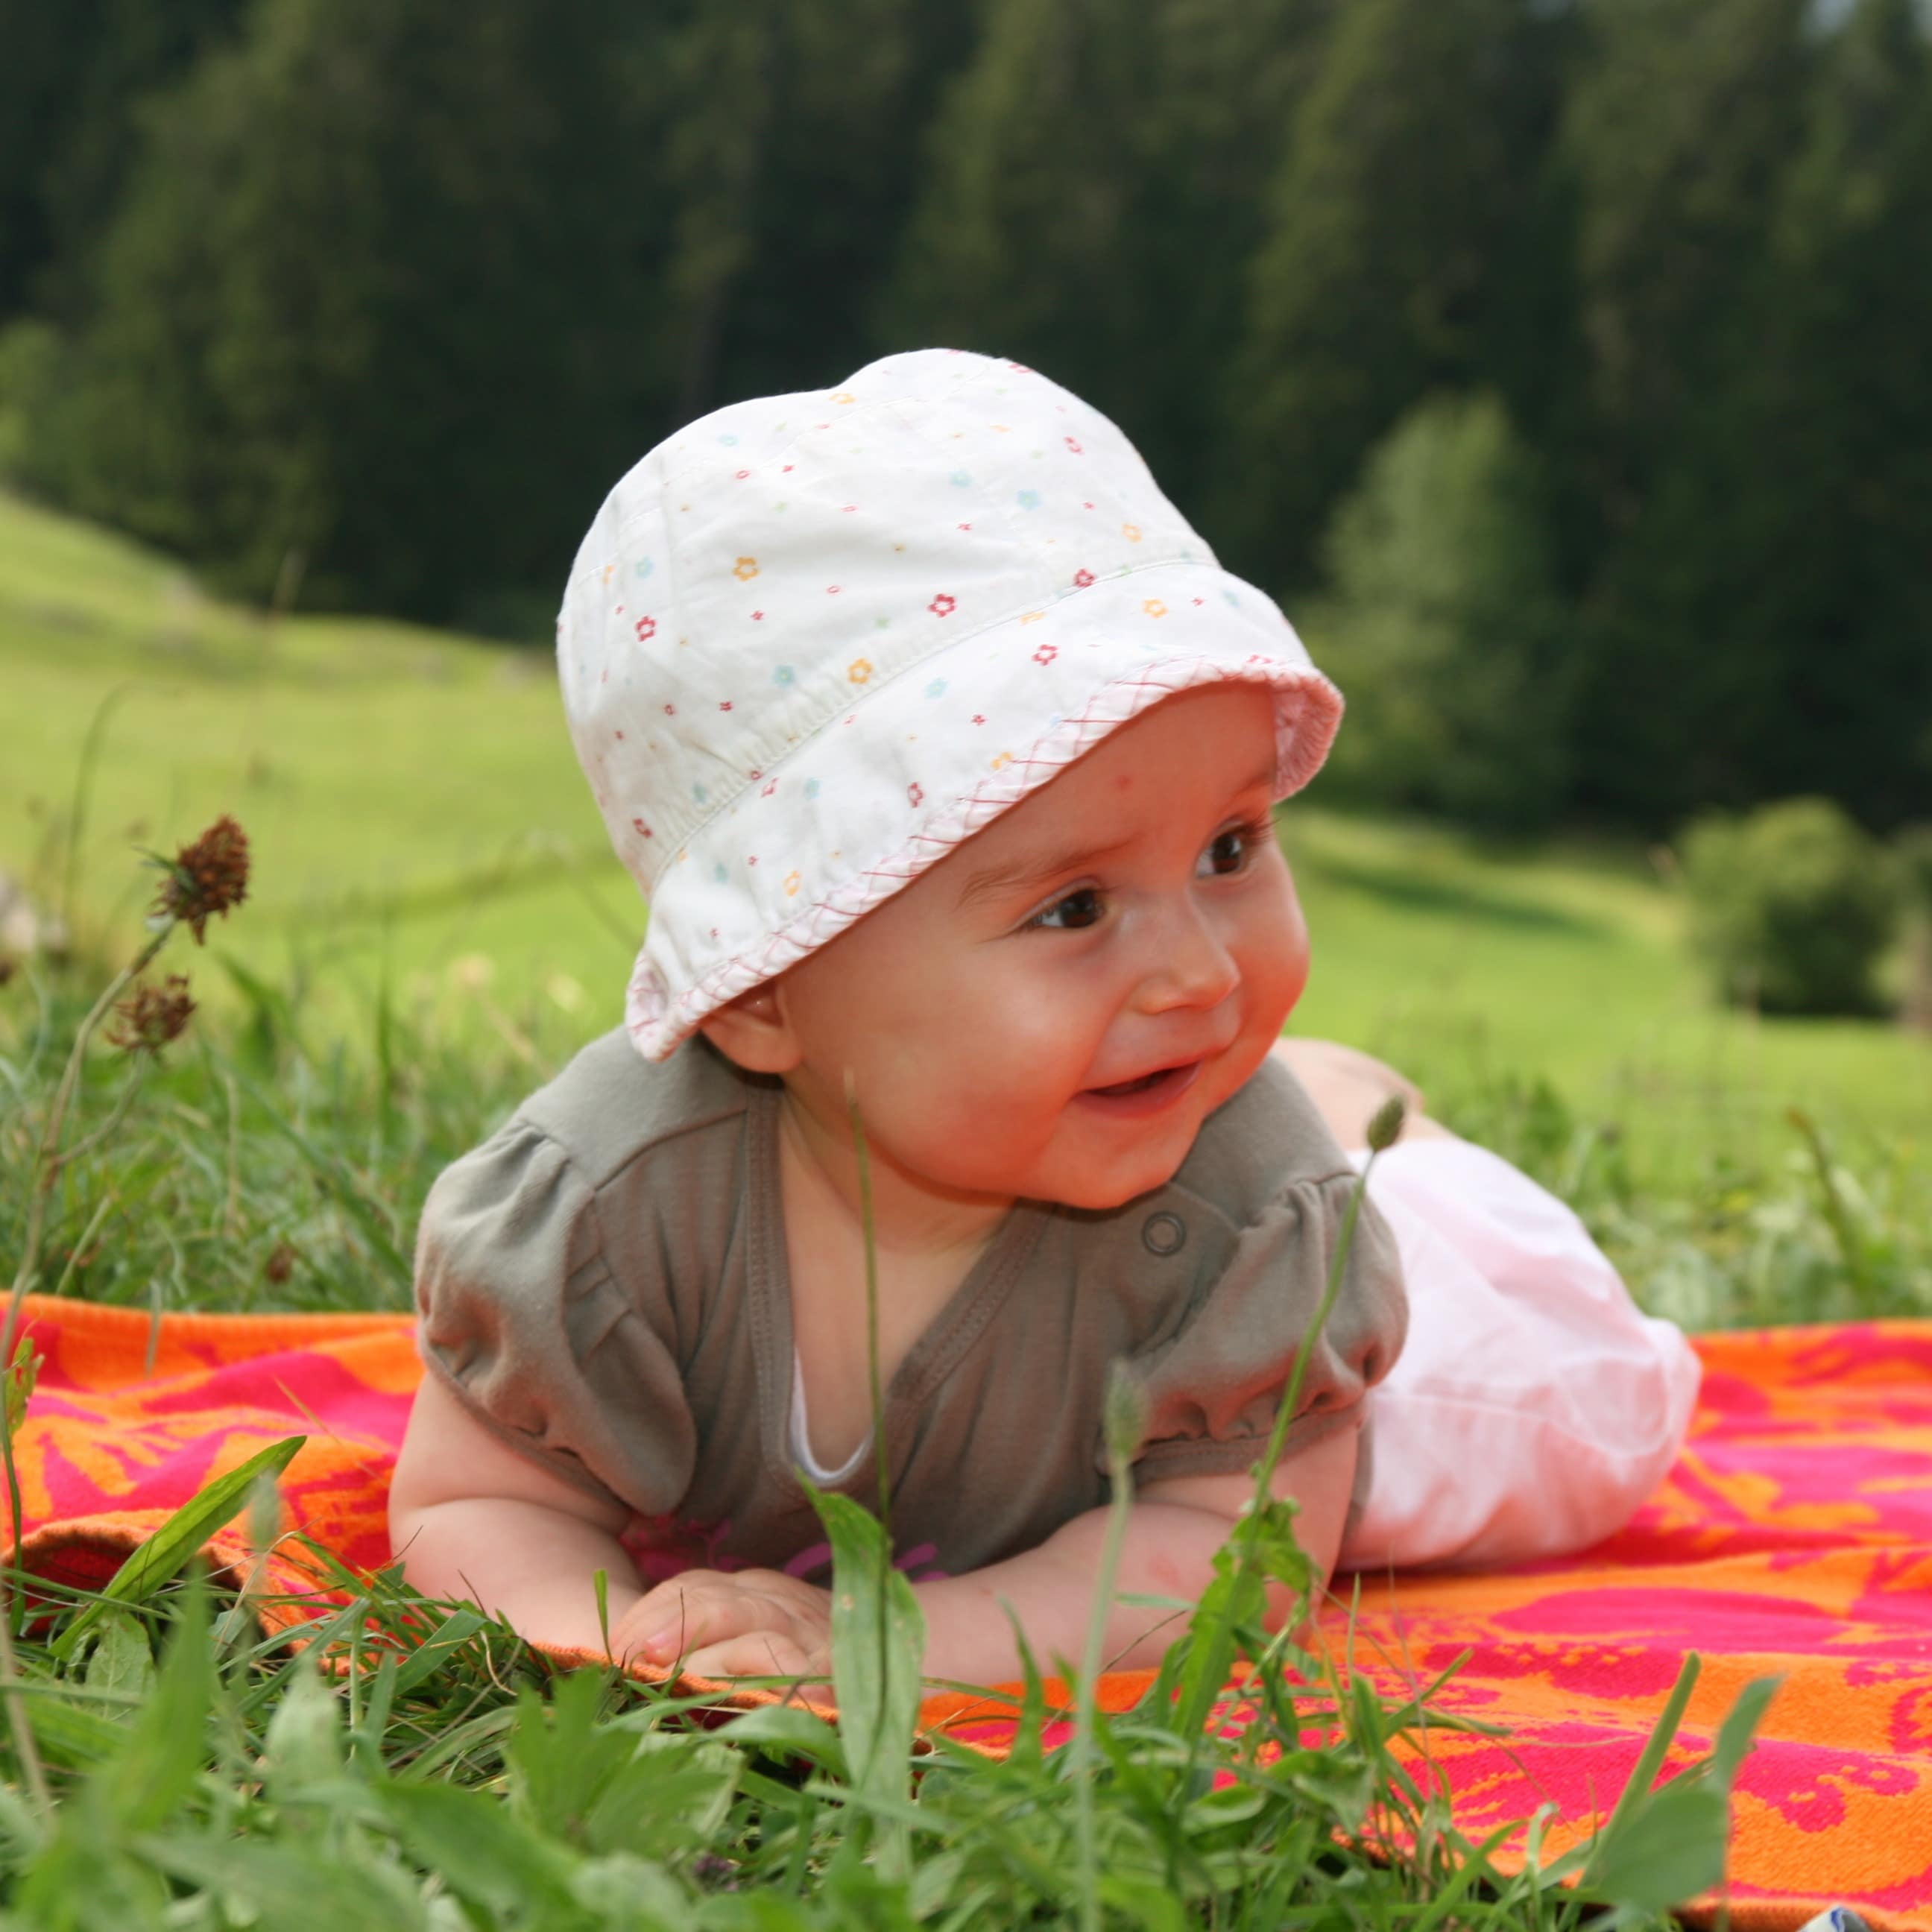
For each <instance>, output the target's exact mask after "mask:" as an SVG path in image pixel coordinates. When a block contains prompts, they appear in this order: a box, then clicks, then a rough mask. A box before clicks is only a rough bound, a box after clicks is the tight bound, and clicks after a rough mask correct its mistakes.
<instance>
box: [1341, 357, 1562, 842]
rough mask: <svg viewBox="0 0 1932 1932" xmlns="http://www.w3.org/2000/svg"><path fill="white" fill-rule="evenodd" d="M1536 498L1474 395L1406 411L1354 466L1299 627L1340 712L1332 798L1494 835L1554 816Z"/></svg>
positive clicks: (1557, 625)
mask: <svg viewBox="0 0 1932 1932" xmlns="http://www.w3.org/2000/svg"><path fill="white" fill-rule="evenodd" d="M1540 497H1541V479H1540V477H1539V475H1538V470H1537V466H1536V465H1535V462H1534V460H1532V458H1531V457H1530V455H1529V452H1527V451H1526V449H1524V447H1523V445H1522V443H1520V441H1519V440H1518V439H1517V437H1516V435H1515V434H1514V431H1512V430H1511V427H1510V422H1509V419H1508V416H1507V415H1506V414H1505V411H1504V410H1503V407H1502V404H1501V403H1500V402H1499V401H1498V399H1497V398H1496V397H1495V396H1494V395H1487V394H1485V395H1475V396H1466V397H1465V396H1439V397H1436V398H1431V399H1430V400H1428V401H1424V402H1423V403H1421V404H1418V405H1417V406H1416V407H1415V408H1414V409H1412V410H1410V411H1409V413H1408V414H1407V415H1406V416H1404V417H1403V419H1402V420H1401V422H1400V423H1398V424H1397V426H1396V427H1395V428H1394V429H1393V430H1392V431H1391V432H1390V433H1389V434H1388V436H1387V437H1385V438H1384V440H1382V443H1379V445H1378V446H1376V449H1375V450H1374V452H1373V453H1372V454H1371V455H1370V458H1369V460H1368V462H1367V464H1366V465H1365V466H1364V474H1363V477H1362V481H1361V484H1359V485H1358V487H1357V488H1356V489H1355V491H1354V492H1353V493H1352V494H1351V495H1350V496H1348V497H1347V498H1346V499H1344V500H1343V503H1342V505H1341V506H1340V508H1339V509H1338V510H1337V512H1336V515H1335V518H1334V523H1332V525H1331V529H1330V532H1329V535H1328V541H1327V544H1326V549H1327V551H1328V570H1329V576H1330V580H1331V583H1332V585H1333V586H1334V589H1333V592H1332V594H1331V596H1330V597H1329V598H1327V599H1325V600H1324V601H1322V603H1320V604H1319V605H1316V606H1315V607H1313V608H1312V609H1311V611H1310V618H1309V625H1310V631H1311V632H1312V633H1313V634H1314V636H1315V640H1316V646H1317V652H1316V655H1317V657H1318V659H1319V661H1320V662H1321V664H1322V667H1323V668H1324V669H1325V670H1328V672H1330V673H1331V675H1332V676H1334V678H1335V679H1336V681H1337V682H1338V683H1339V684H1340V685H1341V687H1342V688H1343V691H1345V692H1346V694H1347V695H1348V699H1349V715H1348V720H1347V722H1346V724H1345V725H1344V727H1343V730H1342V733H1341V736H1340V738H1338V739H1337V741H1336V746H1335V752H1334V759H1333V760H1332V765H1331V769H1332V773H1333V778H1334V781H1335V783H1336V784H1337V789H1338V790H1340V791H1343V792H1345V793H1347V794H1349V795H1350V796H1353V797H1355V798H1356V799H1359V800H1361V801H1364V802H1370V803H1373V804H1375V805H1383V806H1388V805H1394V806H1397V807H1399V808H1422V809H1424V810H1427V811H1445V812H1448V813H1449V814H1451V815H1453V816H1454V817H1460V818H1463V819H1466V820H1470V821H1472V822H1473V823H1478V824H1482V825H1487V826H1493V827H1495V828H1496V829H1502V830H1509V831H1523V830H1529V829H1541V827H1542V826H1544V825H1546V824H1547V822H1548V820H1550V817H1552V815H1553V814H1554V812H1555V811H1556V810H1557V809H1558V808H1559V807H1560V806H1561V805H1562V803H1563V802H1564V788H1565V782H1566V780H1567V778H1568V768H1569V760H1570V744H1571V715H1570V714H1571V694H1572V692H1573V691H1574V683H1575V679H1574V675H1573V670H1574V660H1573V658H1572V656H1571V653H1570V652H1568V650H1567V649H1566V648H1565V644H1566V638H1565V625H1564V613H1563V607H1562V601H1561V599H1560V598H1559V595H1558V592H1557V589H1556V577H1555V571H1554V566H1553V559H1552V556H1551V551H1550V541H1549V538H1548V534H1547V530H1546V529H1545V527H1544V520H1543V517H1542V512H1541V504H1540Z"/></svg>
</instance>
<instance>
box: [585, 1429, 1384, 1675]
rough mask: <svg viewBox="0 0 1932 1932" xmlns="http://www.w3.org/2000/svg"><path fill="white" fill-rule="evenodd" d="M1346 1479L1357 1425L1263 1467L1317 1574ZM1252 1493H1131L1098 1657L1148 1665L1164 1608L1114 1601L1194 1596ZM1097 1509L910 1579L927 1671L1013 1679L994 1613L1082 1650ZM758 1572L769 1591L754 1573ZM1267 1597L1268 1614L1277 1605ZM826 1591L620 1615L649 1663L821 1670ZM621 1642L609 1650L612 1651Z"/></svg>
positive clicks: (1173, 1482)
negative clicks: (956, 1567)
mask: <svg viewBox="0 0 1932 1932" xmlns="http://www.w3.org/2000/svg"><path fill="white" fill-rule="evenodd" d="M1354 1482H1355V1431H1354V1430H1352V1429H1342V1430H1337V1431H1336V1432H1335V1433H1334V1434H1332V1435H1330V1436H1326V1437H1325V1438H1324V1439H1322V1441H1321V1442H1317V1443H1315V1444H1313V1445H1311V1446H1310V1448H1307V1449H1306V1450H1304V1451H1301V1453H1300V1454H1297V1455H1295V1456H1292V1457H1286V1458H1285V1459H1284V1460H1283V1463H1282V1464H1281V1466H1280V1468H1279V1469H1277V1471H1276V1472H1275V1480H1274V1493H1275V1494H1276V1495H1277V1496H1292V1497H1293V1498H1294V1499H1295V1500H1296V1501H1297V1502H1299V1503H1300V1504H1301V1514H1300V1515H1299V1516H1298V1517H1297V1519H1296V1521H1295V1529H1296V1532H1297V1534H1298V1536H1299V1537H1300V1538H1301V1544H1302V1547H1303V1548H1304V1550H1306V1551H1307V1553H1308V1554H1309V1556H1310V1559H1312V1560H1313V1562H1314V1564H1315V1565H1316V1568H1317V1570H1318V1571H1319V1574H1320V1575H1321V1576H1322V1577H1323V1578H1324V1579H1325V1578H1326V1577H1327V1576H1328V1573H1329V1571H1331V1569H1332V1568H1334V1562H1335V1553H1336V1551H1337V1550H1338V1549H1339V1548H1340V1544H1341V1541H1342V1529H1343V1523H1344V1521H1345V1520H1346V1517H1347V1515H1348V1511H1349V1493H1350V1491H1351V1490H1352V1487H1353V1486H1354ZM1253 1494H1254V1478H1253V1476H1252V1475H1249V1474H1247V1473H1246V1472H1242V1473H1241V1474H1238V1475H1214V1476H1178V1477H1170V1478H1168V1479H1166V1481H1161V1482H1154V1483H1150V1484H1148V1485H1147V1486H1146V1487H1145V1489H1143V1490H1142V1491H1141V1492H1140V1493H1139V1496H1137V1498H1136V1501H1135V1503H1134V1507H1133V1516H1132V1517H1131V1518H1130V1521H1129V1524H1128V1528H1127V1540H1126V1544H1125V1547H1124V1550H1123V1551H1122V1553H1121V1566H1120V1570H1119V1573H1118V1575H1117V1577H1115V1583H1114V1589H1115V1596H1116V1599H1117V1601H1115V1605H1114V1607H1113V1609H1112V1611H1111V1612H1110V1613H1109V1616H1108V1619H1107V1628H1106V1646H1105V1655H1106V1658H1107V1661H1108V1662H1109V1664H1110V1665H1113V1666H1115V1667H1123V1668H1129V1669H1131V1668H1133V1667H1136V1666H1138V1665H1140V1664H1148V1663H1151V1662H1153V1661H1155V1660H1157V1658H1159V1657H1160V1654H1161V1652H1162V1651H1163V1650H1164V1649H1166V1646H1167V1645H1168V1644H1169V1643H1171V1642H1172V1640H1173V1639H1174V1637H1175V1636H1176V1635H1178V1623H1177V1622H1176V1621H1175V1619H1174V1617H1173V1616H1172V1613H1166V1612H1162V1611H1158V1610H1148V1609H1147V1608H1145V1607H1133V1606H1130V1605H1127V1604H1121V1603H1120V1602H1119V1601H1118V1598H1119V1597H1120V1596H1121V1595H1130V1596H1131V1595H1146V1596H1163V1597H1175V1598H1184V1599H1186V1600H1187V1601H1189V1602H1190V1603H1192V1602H1193V1601H1196V1600H1197V1599H1198V1598H1199V1597H1200V1595H1201V1594H1202V1592H1203V1591H1204V1590H1205V1589H1207V1587H1208V1583H1209V1582H1210V1580H1211V1579H1212V1577H1213V1575H1214V1553H1215V1552H1216V1551H1217V1550H1219V1549H1220V1547H1221V1545H1222V1544H1223V1543H1225V1542H1226V1541H1227V1539H1228V1537H1229V1532H1231V1531H1232V1529H1233V1528H1234V1526H1235V1520H1236V1519H1237V1517H1238V1516H1239V1514H1240V1513H1241V1508H1242V1505H1244V1504H1245V1503H1246V1502H1247V1500H1248V1499H1249V1498H1250V1496H1253ZM1106 1522H1107V1511H1106V1510H1105V1509H1097V1510H1090V1511H1088V1512H1087V1513H1086V1514H1084V1515H1082V1516H1078V1517H1074V1518H1073V1520H1072V1521H1071V1522H1070V1523H1065V1524H1063V1525H1062V1526H1061V1528H1060V1529H1058V1530H1056V1531H1055V1532H1054V1534H1053V1535H1052V1536H1050V1537H1049V1538H1047V1540H1046V1541H1045V1542H1044V1543H1043V1544H1040V1546H1039V1547H1038V1548H1037V1549H1034V1550H1028V1551H1026V1552H1025V1553H1023V1554H1022V1555H1020V1556H1013V1557H1009V1558H1007V1559H1006V1560H1005V1561H1004V1562H1000V1563H993V1564H989V1565H987V1566H986V1568H984V1569H983V1570H976V1571H971V1573H969V1574H967V1575H965V1576H963V1577H947V1578H945V1579H944V1580H936V1581H934V1582H931V1583H921V1584H919V1585H918V1586H916V1588H917V1591H918V1595H919V1603H920V1607H921V1608H922V1610H923V1611H924V1612H925V1614H926V1661H925V1672H926V1676H928V1677H932V1678H950V1679H959V1680H960V1681H962V1682H968V1683H974V1684H997V1683H1003V1682H1009V1681H1010V1680H1011V1679H1014V1678H1016V1677H1018V1676H1019V1674H1020V1657H1019V1648H1018V1646H1016V1643H1015V1642H1014V1640H1013V1627H1012V1623H1011V1622H1010V1621H1009V1619H1008V1616H1007V1610H1006V1609H1004V1608H1003V1607H1002V1604H1003V1603H1004V1604H1005V1605H1007V1606H1010V1608H1011V1610H1012V1613H1013V1618H1014V1619H1017V1621H1018V1622H1019V1625H1020V1627H1021V1628H1022V1630H1024V1631H1025V1633H1026V1637H1027V1642H1028V1645H1029V1646H1031V1649H1032V1651H1033V1653H1034V1656H1035V1657H1036V1658H1037V1659H1038V1660H1039V1661H1040V1662H1041V1664H1043V1665H1044V1666H1046V1667H1049V1668H1050V1667H1052V1665H1053V1664H1055V1662H1057V1661H1059V1660H1061V1659H1066V1660H1068V1661H1072V1660H1073V1659H1076V1658H1079V1656H1080V1655H1081V1654H1082V1651H1083V1649H1085V1643H1086V1637H1087V1624H1088V1617H1089V1616H1090V1614H1091V1610H1092V1607H1093V1602H1094V1581H1095V1579H1096V1577H1097V1574H1098V1573H1099V1570H1100V1555H1101V1547H1102V1544H1103V1541H1104V1540H1105V1537H1106ZM767 1576H769V1577H770V1583H769V1586H767V1585H766V1584H765V1583H763V1581H762V1580H763V1579H764V1578H765V1577H767ZM830 1608H831V1605H830V1598H829V1596H827V1595H826V1593H825V1592H823V1591H821V1590H815V1589H813V1588H812V1587H811V1586H809V1585H806V1584H802V1583H796V1582H795V1581H794V1580H792V1579H790V1578H787V1577H777V1576H775V1575H772V1574H770V1573H766V1572H762V1571H754V1572H748V1573H744V1574H738V1575H734V1576H729V1577H725V1576H719V1575H717V1574H715V1573H712V1572H710V1571H701V1572H698V1573H696V1574H691V1575H688V1576H685V1577H674V1578H673V1579H672V1580H670V1582H669V1583H661V1584H659V1585H658V1587H657V1588H656V1589H655V1590H653V1591H652V1592H650V1593H649V1595H647V1596H646V1598H644V1599H643V1601H642V1602H641V1603H640V1604H637V1606H636V1607H635V1610H634V1612H633V1613H632V1614H631V1616H630V1617H629V1618H628V1619H627V1620H626V1632H627V1634H628V1633H631V1632H634V1633H635V1634H636V1636H637V1637H638V1638H640V1639H641V1640H642V1643H641V1652H642V1655H643V1657H644V1658H646V1660H648V1661H650V1662H652V1663H653V1664H659V1665H663V1666H668V1665H670V1664H672V1663H673V1662H674V1661H677V1660H678V1659H679V1658H682V1660H683V1661H684V1664H685V1667H686V1668H687V1669H688V1670H690V1671H691V1672H692V1673H694V1675H696V1676H701V1677H735V1676H757V1675H761V1674H763V1673H768V1672H771V1671H773V1670H779V1671H784V1672H791V1671H796V1672H799V1673H802V1674H805V1675H811V1676H817V1675H822V1674H823V1673H825V1672H826V1670H828V1669H829V1656H830V1654H829V1638H830ZM1288 1609H1289V1603H1288V1601H1287V1597H1286V1592H1281V1591H1277V1592H1274V1594H1273V1598H1272V1601H1271V1622H1279V1620H1280V1619H1281V1618H1282V1617H1283V1616H1286V1614H1287V1612H1288ZM620 1647H621V1646H620Z"/></svg>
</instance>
